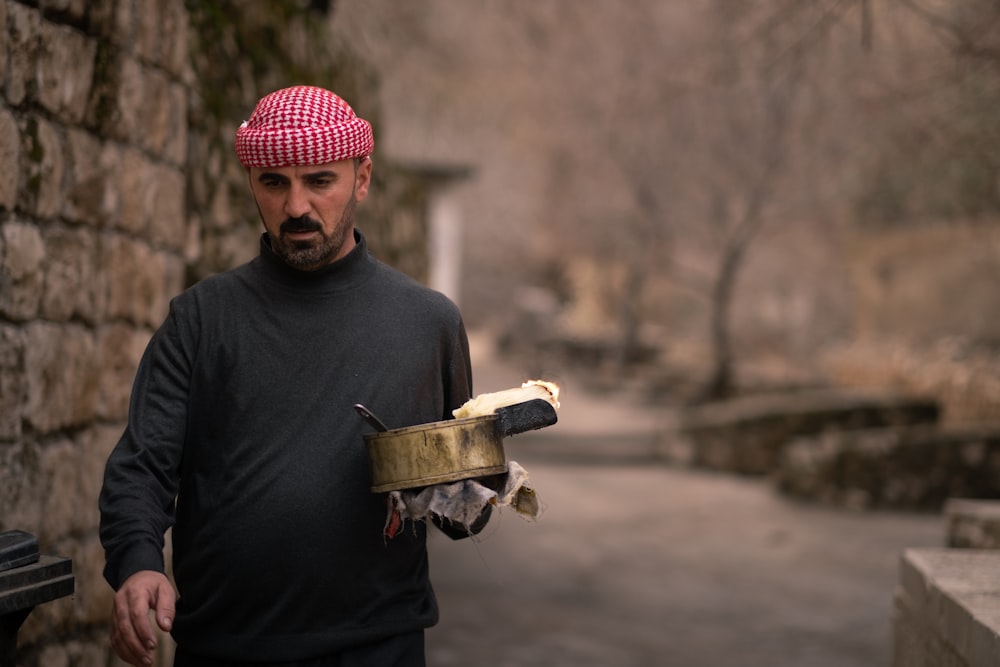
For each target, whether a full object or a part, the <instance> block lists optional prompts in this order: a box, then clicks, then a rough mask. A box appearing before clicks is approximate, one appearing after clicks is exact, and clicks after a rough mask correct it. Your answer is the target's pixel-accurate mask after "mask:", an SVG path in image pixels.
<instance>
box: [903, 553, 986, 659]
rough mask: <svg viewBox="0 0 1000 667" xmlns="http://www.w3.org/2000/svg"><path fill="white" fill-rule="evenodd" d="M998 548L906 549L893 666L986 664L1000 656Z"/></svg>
mask: <svg viewBox="0 0 1000 667" xmlns="http://www.w3.org/2000/svg"><path fill="white" fill-rule="evenodd" d="M998 571H1000V552H996V551H977V550H970V549H907V550H906V551H905V552H904V553H903V555H902V558H901V560H900V576H899V586H898V587H897V590H896V595H895V609H896V613H895V617H894V619H893V635H894V642H893V644H894V656H893V667H988V666H992V665H996V664H997V656H1000V577H998V576H997V574H996V573H997V572H998Z"/></svg>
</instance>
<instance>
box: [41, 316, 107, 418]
mask: <svg viewBox="0 0 1000 667" xmlns="http://www.w3.org/2000/svg"><path fill="white" fill-rule="evenodd" d="M25 333H26V337H27V340H28V341H30V344H29V345H26V347H25V355H24V357H25V371H26V377H27V384H28V400H27V405H26V408H25V413H24V416H25V419H26V420H27V422H28V423H29V424H30V425H31V426H32V428H34V429H35V430H36V431H38V432H41V433H50V432H52V431H56V430H59V429H62V428H67V427H70V426H78V425H82V424H84V423H86V422H88V421H90V420H92V419H94V417H95V415H96V412H97V410H96V406H97V389H98V386H99V382H98V378H99V376H100V368H99V366H98V362H97V354H96V347H97V346H96V344H95V342H94V334H93V333H92V332H90V331H89V330H87V329H85V328H84V327H82V326H80V325H76V324H63V325H60V324H53V323H51V322H44V321H37V322H32V323H31V324H29V325H28V326H27V327H25Z"/></svg>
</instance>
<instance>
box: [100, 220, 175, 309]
mask: <svg viewBox="0 0 1000 667" xmlns="http://www.w3.org/2000/svg"><path fill="white" fill-rule="evenodd" d="M100 254H101V264H102V266H103V267H104V268H105V272H104V276H103V277H104V279H105V289H106V293H107V315H108V316H110V317H120V318H124V319H126V320H128V321H130V322H132V323H134V324H137V325H139V326H148V327H150V328H155V327H156V326H159V324H160V323H161V322H162V321H163V318H164V316H165V315H166V312H167V308H168V306H169V300H170V296H172V295H168V294H165V293H164V288H165V286H166V285H167V284H168V278H167V271H168V267H171V266H176V264H175V263H171V262H170V261H169V258H170V255H168V254H166V253H158V252H154V251H153V250H151V249H150V247H149V246H148V245H146V244H145V243H141V242H138V241H135V240H133V239H130V238H126V237H123V236H121V235H117V234H108V235H105V236H103V237H102V238H101V250H100Z"/></svg>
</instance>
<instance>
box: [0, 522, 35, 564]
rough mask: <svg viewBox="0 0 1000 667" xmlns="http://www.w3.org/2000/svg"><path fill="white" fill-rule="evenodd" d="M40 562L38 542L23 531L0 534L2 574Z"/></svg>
mask: <svg viewBox="0 0 1000 667" xmlns="http://www.w3.org/2000/svg"><path fill="white" fill-rule="evenodd" d="M37 562H38V540H37V539H36V538H35V536H34V535H32V534H30V533H26V532H24V531H23V530H8V531H6V532H3V533H0V572H3V571H4V570H10V569H12V568H15V567H23V566H25V565H31V564H32V563H37Z"/></svg>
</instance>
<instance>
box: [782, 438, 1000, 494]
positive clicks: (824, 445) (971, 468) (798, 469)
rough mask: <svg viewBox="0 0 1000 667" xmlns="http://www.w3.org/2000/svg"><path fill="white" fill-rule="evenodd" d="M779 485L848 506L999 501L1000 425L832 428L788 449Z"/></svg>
mask: <svg viewBox="0 0 1000 667" xmlns="http://www.w3.org/2000/svg"><path fill="white" fill-rule="evenodd" d="M774 481H775V483H776V485H777V487H778V488H779V489H780V490H781V491H782V492H784V493H787V494H789V495H791V496H795V497H799V498H803V499H807V500H816V501H820V502H825V503H829V504H833V505H841V506H847V507H851V508H854V509H865V508H872V507H879V508H887V509H904V510H923V511H935V512H937V511H941V509H942V508H943V507H944V505H945V503H946V502H947V501H948V499H949V498H996V497H1000V424H995V423H988V424H986V423H984V424H967V425H950V426H936V425H917V426H911V427H909V428H878V429H861V430H856V431H839V432H838V431H829V432H825V433H821V434H818V435H814V436H809V437H800V438H798V439H796V440H795V441H793V442H792V443H790V444H789V445H788V446H787V447H786V448H785V451H784V452H783V456H782V460H781V463H780V466H778V469H777V470H776V472H775V475H774Z"/></svg>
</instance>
